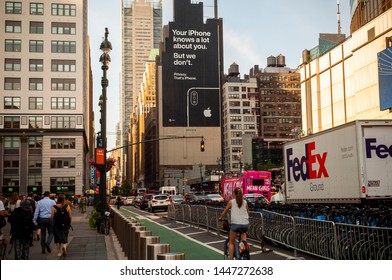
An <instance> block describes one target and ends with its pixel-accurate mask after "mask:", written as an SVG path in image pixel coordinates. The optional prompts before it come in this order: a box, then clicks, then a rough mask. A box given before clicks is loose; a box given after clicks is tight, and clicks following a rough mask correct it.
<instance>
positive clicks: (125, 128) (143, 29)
mask: <svg viewBox="0 0 392 280" xmlns="http://www.w3.org/2000/svg"><path fill="white" fill-rule="evenodd" d="M161 41H162V0H133V1H125V0H123V1H122V71H121V73H122V74H121V75H122V76H121V112H120V123H121V130H122V131H121V141H120V142H121V146H126V145H129V144H130V143H129V140H128V139H129V134H130V133H131V127H130V125H131V118H132V113H133V111H134V109H135V105H136V100H137V96H138V94H139V91H140V84H141V83H142V82H143V73H144V71H145V65H146V62H147V59H148V57H149V55H150V52H151V49H153V48H158V47H159V43H160V42H161ZM121 158H122V165H121V166H123V170H122V176H123V179H124V178H131V177H132V174H131V170H132V158H131V148H128V149H122V157H121Z"/></svg>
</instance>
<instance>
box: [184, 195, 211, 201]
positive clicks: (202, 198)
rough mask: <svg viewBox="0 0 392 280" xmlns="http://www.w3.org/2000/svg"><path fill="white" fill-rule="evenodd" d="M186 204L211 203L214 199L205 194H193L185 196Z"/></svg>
mask: <svg viewBox="0 0 392 280" xmlns="http://www.w3.org/2000/svg"><path fill="white" fill-rule="evenodd" d="M185 202H187V203H211V202H212V199H211V197H209V196H208V195H206V194H203V193H191V194H188V195H186V196H185Z"/></svg>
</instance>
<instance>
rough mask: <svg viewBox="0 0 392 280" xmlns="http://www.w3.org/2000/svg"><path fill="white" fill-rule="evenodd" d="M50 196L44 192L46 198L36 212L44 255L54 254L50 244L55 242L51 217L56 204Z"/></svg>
mask: <svg viewBox="0 0 392 280" xmlns="http://www.w3.org/2000/svg"><path fill="white" fill-rule="evenodd" d="M49 195H50V193H49V192H48V191H46V192H44V198H43V199H41V200H40V201H38V203H37V205H36V208H35V212H34V224H35V225H37V224H39V228H40V229H41V248H42V254H45V251H48V253H51V252H52V250H51V249H50V243H52V240H53V221H52V220H51V219H50V215H51V213H52V208H53V206H54V205H56V202H55V201H54V200H53V199H50V198H49ZM46 232H48V239H46Z"/></svg>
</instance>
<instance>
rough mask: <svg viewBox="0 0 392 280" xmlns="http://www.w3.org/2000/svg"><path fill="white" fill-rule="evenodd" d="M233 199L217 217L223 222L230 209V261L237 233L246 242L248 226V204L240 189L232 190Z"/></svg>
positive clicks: (232, 256)
mask: <svg viewBox="0 0 392 280" xmlns="http://www.w3.org/2000/svg"><path fill="white" fill-rule="evenodd" d="M234 195H235V198H234V199H232V200H230V201H229V202H228V203H227V206H226V208H225V210H223V212H222V214H221V215H220V217H219V220H223V219H224V218H225V217H226V214H227V213H228V212H229V210H230V209H231V213H230V218H231V221H230V222H231V226H230V234H229V257H230V260H232V259H233V258H234V243H235V239H236V237H237V232H240V233H241V240H243V241H246V231H247V230H248V226H249V214H248V204H247V203H246V200H245V199H244V196H243V194H242V189H241V188H239V187H238V188H235V189H234Z"/></svg>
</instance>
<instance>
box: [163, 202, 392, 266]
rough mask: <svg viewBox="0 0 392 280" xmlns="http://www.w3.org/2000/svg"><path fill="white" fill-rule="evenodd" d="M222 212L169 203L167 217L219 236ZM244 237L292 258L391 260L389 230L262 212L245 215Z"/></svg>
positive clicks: (391, 250) (390, 232)
mask: <svg viewBox="0 0 392 280" xmlns="http://www.w3.org/2000/svg"><path fill="white" fill-rule="evenodd" d="M222 211H223V209H222V208H214V207H210V206H206V205H189V204H172V205H171V206H170V207H169V209H168V217H169V218H170V219H172V220H176V221H181V222H183V223H188V224H190V225H191V226H195V227H198V228H200V227H203V228H206V230H207V231H211V230H213V231H215V232H216V233H217V234H218V235H220V234H221V232H222V231H221V229H220V227H219V220H218V219H219V215H220V214H221V212H222ZM248 237H249V238H251V239H254V240H258V241H260V242H262V243H263V241H264V238H266V239H269V240H271V241H273V242H276V243H279V244H281V245H284V246H286V247H288V248H291V249H293V250H294V256H295V257H296V254H297V251H302V252H305V253H308V254H312V255H315V256H318V257H321V258H324V259H335V260H391V259H392V228H380V227H370V226H357V225H351V224H341V223H335V222H331V221H323V220H315V219H308V218H301V217H292V216H288V215H284V214H279V213H276V212H271V211H266V210H262V211H260V212H250V213H249V230H248Z"/></svg>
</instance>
